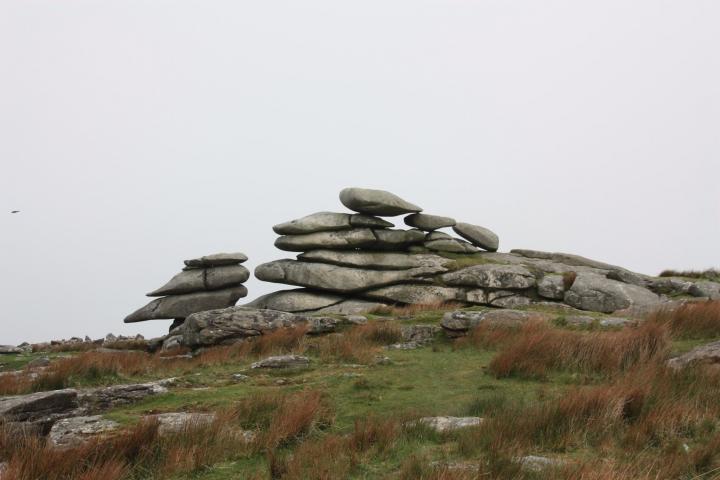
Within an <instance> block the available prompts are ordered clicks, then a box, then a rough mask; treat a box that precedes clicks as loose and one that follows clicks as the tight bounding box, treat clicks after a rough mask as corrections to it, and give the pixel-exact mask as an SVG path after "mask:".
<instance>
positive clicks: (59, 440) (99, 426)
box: [48, 415, 120, 448]
mask: <svg viewBox="0 0 720 480" xmlns="http://www.w3.org/2000/svg"><path fill="white" fill-rule="evenodd" d="M118 428H120V424H119V423H117V422H114V421H112V420H107V419H105V418H103V417H102V416H100V415H92V416H83V417H70V418H63V419H61V420H58V421H57V422H55V424H54V425H53V426H52V428H51V429H50V433H49V434H48V444H49V445H50V446H51V447H54V448H72V447H77V446H79V445H82V444H83V443H86V442H87V441H88V440H91V439H95V438H97V437H99V436H101V435H106V434H108V433H110V432H113V431H115V430H117V429H118Z"/></svg>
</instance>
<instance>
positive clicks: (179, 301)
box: [125, 253, 250, 328]
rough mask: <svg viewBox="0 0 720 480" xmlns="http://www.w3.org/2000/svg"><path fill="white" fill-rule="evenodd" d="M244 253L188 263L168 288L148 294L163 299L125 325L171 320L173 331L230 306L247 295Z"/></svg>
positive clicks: (214, 255) (147, 307) (221, 254)
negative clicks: (191, 319)
mask: <svg viewBox="0 0 720 480" xmlns="http://www.w3.org/2000/svg"><path fill="white" fill-rule="evenodd" d="M245 261H247V256H246V255H245V254H243V253H216V254H213V255H207V256H204V257H200V258H193V259H190V260H185V267H184V268H183V270H182V271H181V272H180V273H178V274H177V275H175V276H174V277H172V278H171V279H170V281H168V282H167V283H166V284H165V285H163V286H162V287H160V288H157V289H155V290H153V291H152V292H150V293H148V294H147V296H148V297H160V298H156V299H155V300H153V301H151V302H150V303H148V304H147V305H145V306H144V307H142V308H140V309H138V310H136V311H135V312H133V313H131V314H130V315H128V316H127V317H126V318H125V323H134V322H142V321H145V320H157V319H171V320H174V323H173V326H172V328H174V327H176V326H178V325H180V324H182V322H183V321H184V320H185V318H187V317H188V316H189V315H191V314H193V313H196V312H203V311H206V310H213V309H218V308H226V307H231V306H233V305H235V303H237V301H238V300H239V299H241V298H243V297H245V296H247V289H246V288H245V286H244V285H243V283H245V282H246V281H247V279H248V278H249V277H250V272H249V271H248V269H247V268H245V267H244V266H243V265H241V264H242V263H243V262H245Z"/></svg>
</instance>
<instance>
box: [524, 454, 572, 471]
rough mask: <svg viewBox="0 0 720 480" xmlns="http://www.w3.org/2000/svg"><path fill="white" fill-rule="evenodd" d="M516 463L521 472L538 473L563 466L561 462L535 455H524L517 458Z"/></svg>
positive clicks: (563, 463)
mask: <svg viewBox="0 0 720 480" xmlns="http://www.w3.org/2000/svg"><path fill="white" fill-rule="evenodd" d="M516 461H517V462H518V463H519V464H520V467H521V468H522V469H523V470H525V471H528V472H538V473H539V472H542V471H543V470H546V469H548V468H557V467H561V466H563V465H565V462H564V461H563V460H559V459H554V458H548V457H540V456H537V455H526V456H524V457H519V458H517V460H516Z"/></svg>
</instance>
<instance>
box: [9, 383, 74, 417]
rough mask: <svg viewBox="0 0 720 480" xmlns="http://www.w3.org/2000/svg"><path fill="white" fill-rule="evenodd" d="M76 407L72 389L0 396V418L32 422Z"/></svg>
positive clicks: (65, 412)
mask: <svg viewBox="0 0 720 480" xmlns="http://www.w3.org/2000/svg"><path fill="white" fill-rule="evenodd" d="M77 408H78V392H77V390H74V389H70V388H68V389H65V390H54V391H50V392H39V393H31V394H29V395H17V396H11V397H1V398H0V420H4V421H7V422H32V421H44V420H47V419H53V418H57V416H58V415H64V414H67V413H68V412H71V411H73V410H75V409H77Z"/></svg>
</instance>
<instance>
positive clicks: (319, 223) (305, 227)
mask: <svg viewBox="0 0 720 480" xmlns="http://www.w3.org/2000/svg"><path fill="white" fill-rule="evenodd" d="M392 226H393V224H392V223H390V222H388V221H386V220H383V219H382V218H377V217H373V216H370V215H362V214H355V215H350V214H348V213H333V212H317V213H313V214H311V215H307V216H305V217H302V218H298V219H297V220H292V221H289V222H285V223H281V224H279V225H275V226H274V227H273V231H274V232H275V233H277V234H278V235H301V234H305V233H315V232H325V231H334V230H350V229H351V228H353V227H356V228H357V227H365V228H387V227H392Z"/></svg>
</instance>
